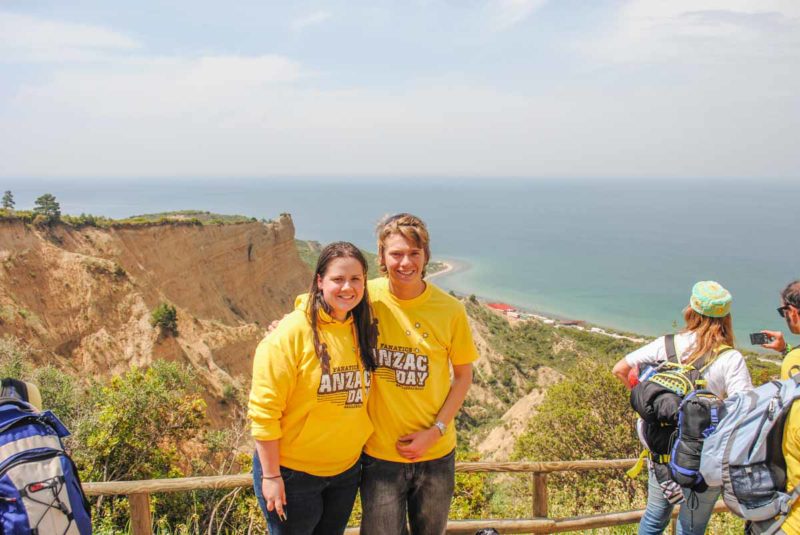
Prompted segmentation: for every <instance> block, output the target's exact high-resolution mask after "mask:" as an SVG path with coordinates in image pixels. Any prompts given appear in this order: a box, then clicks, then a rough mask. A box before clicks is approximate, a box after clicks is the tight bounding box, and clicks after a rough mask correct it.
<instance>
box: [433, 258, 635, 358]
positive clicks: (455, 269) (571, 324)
mask: <svg viewBox="0 0 800 535" xmlns="http://www.w3.org/2000/svg"><path fill="white" fill-rule="evenodd" d="M436 262H439V263H440V264H444V266H445V268H444V269H443V270H441V271H437V272H436V273H432V274H430V275H428V276H427V277H425V279H426V280H431V279H434V278H436V277H437V276H440V275H455V274H456V273H460V272H463V271H467V270H469V269H470V268H471V267H472V266H470V264H469V263H467V262H464V261H458V260H453V259H452V258H448V259H437V260H436ZM453 293H454V294H456V295H458V296H460V297H465V298H466V297H467V296H468V295H467V294H464V293H461V292H455V291H453ZM470 295H474V296H475V298H476V299H478V300H479V301H480V302H481V304H482V305H484V306H488V304H489V303H503V302H502V301H498V300H496V299H494V298H491V297H487V296H483V295H477V294H474V293H473V294H470ZM504 304H508V305H509V306H512V307H514V309H515V311H516V314H517V316H512V315H509V314H505V313H503V312H498V313H500V314H502V315H503V316H504V317H505V318H506V319H508V320H509V321H511V322H512V323H513V322H515V321H525V320H530V319H535V320H537V321H540V322H542V323H545V324H548V325H553V326H554V327H556V328H560V327H568V328H572V329H577V330H580V331H587V332H592V333H596V334H600V335H603V336H608V337H610V338H618V339H625V340H630V341H632V342H636V343H644V342H647V341H648V339H649V338H648V337H645V336H644V335H642V334H639V333H628V332H626V331H621V330H619V329H615V328H614V327H601V326H599V325H596V324H594V323H590V322H588V321H584V320H580V319H574V318H568V317H566V316H560V315H557V314H553V313H550V312H542V311H540V310H536V309H532V308H529V307H522V306H519V305H515V304H513V303H504ZM617 331H621V332H617ZM623 333H624V334H623ZM631 335H634V336H631Z"/></svg>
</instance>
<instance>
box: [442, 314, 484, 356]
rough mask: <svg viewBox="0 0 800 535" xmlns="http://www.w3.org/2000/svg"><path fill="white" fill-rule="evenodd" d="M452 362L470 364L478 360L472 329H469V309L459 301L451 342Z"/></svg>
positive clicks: (450, 354)
mask: <svg viewBox="0 0 800 535" xmlns="http://www.w3.org/2000/svg"><path fill="white" fill-rule="evenodd" d="M448 357H450V362H452V363H453V365H454V366H459V365H461V364H469V363H470V362H475V361H476V360H478V357H479V355H478V350H477V349H476V348H475V342H474V341H473V340H472V331H470V329H469V321H468V320H467V311H466V310H465V309H464V306H463V305H461V304H460V303H459V309H458V312H457V313H456V315H455V318H454V320H453V337H452V340H451V343H450V353H449V354H448Z"/></svg>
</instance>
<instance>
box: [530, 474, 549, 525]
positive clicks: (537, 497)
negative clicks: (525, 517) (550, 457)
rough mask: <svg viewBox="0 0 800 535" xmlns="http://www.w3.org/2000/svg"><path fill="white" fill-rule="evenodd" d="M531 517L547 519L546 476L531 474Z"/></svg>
mask: <svg viewBox="0 0 800 535" xmlns="http://www.w3.org/2000/svg"><path fill="white" fill-rule="evenodd" d="M533 517H534V518H547V474H546V473H543V472H534V473H533Z"/></svg>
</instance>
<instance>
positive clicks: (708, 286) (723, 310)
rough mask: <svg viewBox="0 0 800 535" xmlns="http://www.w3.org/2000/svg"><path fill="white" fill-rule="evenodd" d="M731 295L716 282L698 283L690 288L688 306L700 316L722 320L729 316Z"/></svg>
mask: <svg viewBox="0 0 800 535" xmlns="http://www.w3.org/2000/svg"><path fill="white" fill-rule="evenodd" d="M731 301H733V297H732V296H731V293H730V292H729V291H728V290H726V289H725V288H723V287H722V285H721V284H720V283H718V282H714V281H700V282H698V283H697V284H695V285H694V286H693V287H692V296H691V297H690V298H689V306H690V307H692V310H694V311H695V312H697V313H698V314H700V315H702V316H709V317H712V318H722V317H725V316H727V315H728V314H730V312H731Z"/></svg>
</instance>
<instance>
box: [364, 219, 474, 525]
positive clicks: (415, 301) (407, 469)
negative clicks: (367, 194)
mask: <svg viewBox="0 0 800 535" xmlns="http://www.w3.org/2000/svg"><path fill="white" fill-rule="evenodd" d="M428 244H429V239H428V231H427V228H426V227H425V223H423V222H422V220H420V219H419V218H417V217H415V216H412V215H410V214H398V215H396V216H393V217H391V218H388V219H387V220H386V221H384V222H383V223H382V224H381V225H380V226H379V227H378V262H379V265H380V268H381V271H382V272H383V273H384V274H385V275H386V277H385V278H382V279H378V280H373V281H370V282H369V285H368V287H369V294H370V300H371V302H372V308H373V313H374V315H375V318H376V319H377V320H378V331H379V335H378V343H377V347H376V348H375V355H374V356H375V363H376V365H377V368H376V370H375V373H374V374H373V381H372V389H371V391H370V397H369V401H368V402H367V411H368V412H369V415H370V419H371V420H372V423H373V425H374V428H375V432H374V433H373V435H372V436H371V437H370V438H369V440H367V444H366V446H365V450H364V454H363V455H362V461H361V463H362V476H361V504H362V510H363V517H362V520H361V533H362V535H376V534H381V535H400V534H405V533H408V531H407V529H406V525H407V523H408V525H409V526H410V527H411V533H412V534H413V535H441V534H443V533H444V532H445V529H446V526H447V516H448V512H449V510H450V502H451V500H452V498H453V490H454V480H455V446H456V433H455V429H454V427H455V426H454V422H453V420H454V418H455V416H456V413H457V412H458V411H459V409H460V408H461V405H462V403H463V402H464V398H465V397H466V395H467V391H468V390H469V387H470V384H471V383H472V362H473V361H475V360H476V359H477V358H478V352H477V350H476V349H475V344H474V343H473V341H472V335H471V333H470V330H469V324H468V322H467V315H466V311H465V309H464V305H463V304H462V303H461V302H459V301H458V300H457V299H455V298H453V297H451V296H449V295H447V294H446V293H445V292H443V291H442V290H440V289H439V288H437V287H435V286H433V285H432V284H430V283H428V282H426V281H425V280H424V278H423V277H424V275H425V267H426V265H427V263H428V260H429V259H430V248H429V245H428ZM451 370H452V380H451Z"/></svg>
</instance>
